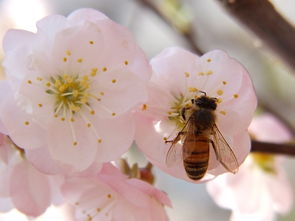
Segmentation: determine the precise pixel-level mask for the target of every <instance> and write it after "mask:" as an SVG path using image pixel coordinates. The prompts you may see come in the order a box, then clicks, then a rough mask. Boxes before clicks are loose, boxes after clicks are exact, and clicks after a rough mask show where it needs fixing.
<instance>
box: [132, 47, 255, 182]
mask: <svg viewBox="0 0 295 221" xmlns="http://www.w3.org/2000/svg"><path fill="white" fill-rule="evenodd" d="M150 63H151V65H152V68H153V71H154V73H153V76H152V79H151V83H150V85H149V100H148V102H147V103H145V104H144V105H142V108H141V110H140V111H138V114H137V133H136V143H137V145H138V146H139V148H140V149H141V150H142V151H143V152H144V153H145V155H146V156H147V158H148V159H149V160H150V161H151V162H152V163H153V164H154V165H156V166H158V167H159V168H161V169H162V170H164V171H166V172H168V173H169V174H171V175H173V176H176V177H178V178H181V179H185V180H188V181H191V182H200V181H201V182H202V181H205V180H208V179H212V178H213V177H215V176H216V175H219V174H221V173H224V172H227V170H226V169H225V168H224V167H223V166H222V165H221V164H220V162H219V161H217V159H216V156H215V154H214V151H213V148H212V147H211V148H210V152H211V153H212V154H210V158H209V163H208V170H207V172H206V175H205V176H204V177H203V179H201V180H195V181H193V180H191V179H189V178H188V176H187V174H186V172H185V170H184V166H183V162H182V156H181V155H182V145H181V143H180V142H178V143H177V144H176V153H177V154H176V156H175V163H174V164H173V165H167V164H166V162H165V161H166V155H167V152H168V150H169V148H170V146H171V143H166V142H165V141H166V140H173V139H174V138H175V137H176V136H177V134H178V132H179V131H180V130H181V129H182V128H183V127H184V125H185V122H183V118H182V117H181V110H182V108H184V107H187V105H191V104H192V103H191V99H196V98H197V97H198V96H202V95H203V94H204V93H206V96H208V97H214V98H215V99H216V100H217V109H216V110H215V115H216V125H217V127H218V128H219V130H220V131H221V133H222V134H223V136H224V138H225V140H226V141H227V143H228V144H229V145H230V147H231V148H232V150H233V152H234V154H235V157H236V159H237V162H238V164H241V163H242V162H243V161H244V159H245V158H246V156H247V154H248V153H249V151H250V139H249V135H248V132H247V127H248V125H249V124H250V121H251V118H252V115H253V112H254V110H255V107H256V103H257V101H256V96H255V93H254V90H253V86H252V83H251V80H250V78H249V75H248V73H247V71H246V70H245V68H244V67H243V66H242V65H241V64H240V63H238V62H237V61H236V60H235V59H233V58H231V57H229V56H228V55H227V54H226V53H225V52H223V51H219V50H215V51H211V52H208V53H206V54H204V55H203V56H201V57H198V56H197V55H194V54H192V53H190V52H188V51H185V50H183V49H180V48H168V49H166V50H164V51H163V52H162V53H160V54H159V55H158V56H156V57H155V58H153V59H152V60H151V62H150ZM210 139H211V138H210Z"/></svg>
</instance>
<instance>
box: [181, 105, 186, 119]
mask: <svg viewBox="0 0 295 221" xmlns="http://www.w3.org/2000/svg"><path fill="white" fill-rule="evenodd" d="M185 112H186V108H182V109H181V117H182V119H183V120H184V121H186V117H185Z"/></svg>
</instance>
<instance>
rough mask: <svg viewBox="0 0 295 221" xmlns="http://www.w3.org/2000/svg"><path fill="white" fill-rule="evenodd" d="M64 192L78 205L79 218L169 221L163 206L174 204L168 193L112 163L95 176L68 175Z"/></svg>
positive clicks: (77, 216)
mask: <svg viewBox="0 0 295 221" xmlns="http://www.w3.org/2000/svg"><path fill="white" fill-rule="evenodd" d="M63 193H64V195H65V197H66V199H68V200H69V201H70V202H71V203H72V204H73V205H75V208H76V219H77V220H92V221H95V220H97V221H106V220H108V221H110V220H113V221H119V220H128V221H154V220H157V221H164V220H165V221H166V220H168V218H167V215H166V213H165V209H164V206H165V205H166V206H171V203H170V200H169V199H168V198H167V196H166V194H165V193H163V192H161V191H159V190H157V189H156V188H154V187H153V186H151V185H150V184H148V183H146V182H144V181H141V180H138V179H134V178H132V179H130V178H128V177H127V176H125V175H123V174H122V173H121V172H120V171H119V170H118V169H117V168H116V167H114V166H113V165H112V164H110V163H108V164H105V165H104V166H103V169H102V170H101V172H100V173H99V174H98V175H96V176H88V177H87V176H86V177H85V176H84V177H81V176H77V177H69V178H68V179H67V180H66V182H65V185H64V186H63Z"/></svg>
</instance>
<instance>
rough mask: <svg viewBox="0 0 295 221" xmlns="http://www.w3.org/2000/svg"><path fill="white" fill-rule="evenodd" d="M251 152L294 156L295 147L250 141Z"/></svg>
mask: <svg viewBox="0 0 295 221" xmlns="http://www.w3.org/2000/svg"><path fill="white" fill-rule="evenodd" d="M251 152H261V153H271V154H283V155H288V156H295V145H291V144H276V143H267V142H259V141H252V148H251Z"/></svg>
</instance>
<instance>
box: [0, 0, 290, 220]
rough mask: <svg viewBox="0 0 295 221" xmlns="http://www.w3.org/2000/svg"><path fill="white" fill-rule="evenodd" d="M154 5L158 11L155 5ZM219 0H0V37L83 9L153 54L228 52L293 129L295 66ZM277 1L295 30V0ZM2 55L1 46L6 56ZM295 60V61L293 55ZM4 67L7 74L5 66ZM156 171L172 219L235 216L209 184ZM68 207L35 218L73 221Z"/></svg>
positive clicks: (266, 106)
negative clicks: (217, 201) (184, 50)
mask: <svg viewBox="0 0 295 221" xmlns="http://www.w3.org/2000/svg"><path fill="white" fill-rule="evenodd" d="M146 2H148V3H146ZM151 2H152V6H153V7H154V9H151V8H150V7H149V6H150V5H149V3H151ZM220 2H221V1H218V0H206V1H205V0H183V1H176V0H155V1H152V0H150V1H147V0H146V1H142V0H63V1H60V0H0V39H1V41H2V38H3V35H4V33H5V32H6V31H7V29H9V28H21V29H26V30H30V31H35V30H36V29H35V22H36V21H37V20H39V19H40V18H42V17H44V16H46V15H49V14H62V15H68V14H69V13H71V12H72V11H73V10H75V9H78V8H82V7H91V8H95V9H98V10H100V11H102V12H103V13H105V14H106V15H107V16H108V17H110V18H111V19H113V20H114V21H116V22H117V23H119V24H121V25H124V26H127V27H128V28H129V29H130V30H131V32H132V33H133V34H134V37H135V39H136V41H137V43H138V44H139V45H140V46H141V47H142V49H143V50H144V51H145V52H146V54H147V55H148V56H149V57H150V58H151V57H153V56H154V55H156V54H158V53H159V52H160V51H162V50H163V49H164V48H166V47H169V46H181V47H184V48H187V49H189V50H193V46H192V42H194V44H195V45H196V46H197V47H198V48H199V49H200V50H201V51H203V52H206V51H209V50H212V49H223V50H225V51H227V52H228V53H229V54H230V55H231V56H232V57H235V58H236V59H238V60H239V61H240V62H241V63H242V64H243V65H244V66H245V67H246V68H247V69H248V70H249V72H250V74H251V77H252V79H253V83H254V85H255V89H256V91H257V96H258V98H259V103H260V110H266V111H270V112H272V113H274V114H275V115H276V116H277V117H279V118H280V119H281V120H282V121H283V122H285V123H286V125H287V126H288V127H289V128H290V129H291V130H292V131H293V132H294V131H295V99H294V97H295V77H294V76H295V75H294V74H295V71H294V69H292V68H291V66H289V65H287V64H286V63H285V61H284V59H282V58H281V56H280V55H279V54H276V53H275V52H273V51H272V50H270V49H269V47H268V45H267V44H265V42H264V39H259V38H258V37H256V35H255V34H254V33H253V32H251V31H250V30H249V29H247V28H245V26H243V25H242V24H241V23H240V22H239V21H238V20H236V19H235V17H233V16H231V15H230V14H229V13H228V12H227V11H226V10H225V7H224V6H222V5H221V4H220ZM232 2H235V1H234V0H233V1H232ZM271 2H272V3H273V5H274V6H275V8H276V10H277V11H278V12H279V13H281V15H282V16H283V17H284V18H285V19H286V20H287V21H288V22H289V23H290V24H291V25H292V26H293V27H294V25H295V13H294V12H295V2H294V0H272V1H271ZM155 10H156V11H157V12H158V13H159V14H160V16H159V14H157V13H155ZM261 19H262V20H263V19H264V18H263V17H261ZM171 24H172V25H171ZM294 40H295V39H294ZM2 59H3V51H2V46H1V47H0V60H2ZM292 59H293V60H295V57H293V58H291V60H292ZM0 72H2V74H1V78H3V70H2V69H1V66H0ZM133 155H134V154H133ZM135 155H136V154H135ZM137 159H138V160H137V161H139V162H140V163H142V165H143V163H144V159H142V156H141V155H140V154H139V155H138V157H137ZM285 167H286V170H287V173H288V177H289V179H290V182H291V183H292V185H293V187H294V189H295V174H294V173H293V171H294V169H295V159H293V158H288V159H287V160H286V163H285ZM154 171H155V174H156V186H157V187H159V188H160V189H162V190H164V191H166V192H167V193H168V194H169V196H170V198H171V199H172V202H173V206H174V207H173V209H168V213H169V216H170V220H171V221H180V220H181V221H182V220H183V221H195V220H201V221H212V220H220V221H226V220H229V216H230V211H226V210H223V209H221V208H219V207H218V206H216V205H215V203H214V202H213V201H212V199H211V198H210V197H209V195H208V193H207V191H206V188H205V185H204V184H198V185H196V184H190V183H187V182H185V181H182V180H178V179H176V178H173V177H171V176H169V175H166V174H164V173H162V172H161V171H159V170H157V169H155V170H154ZM64 209H65V210H66V208H62V209H61V210H56V209H54V208H50V209H49V210H48V211H47V213H46V214H45V215H44V216H43V217H40V218H38V219H37V220H38V221H45V220H52V219H55V220H70V218H66V216H64V214H63V213H62V212H60V211H64ZM0 220H17V221H22V220H27V218H25V217H24V216H22V215H21V214H18V213H17V212H16V211H11V212H10V213H8V214H6V215H4V216H2V218H0ZM278 220H280V221H293V220H295V207H294V209H293V210H292V211H291V212H290V213H289V214H287V215H285V216H279V217H278Z"/></svg>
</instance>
